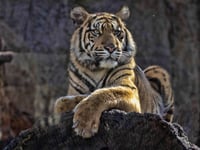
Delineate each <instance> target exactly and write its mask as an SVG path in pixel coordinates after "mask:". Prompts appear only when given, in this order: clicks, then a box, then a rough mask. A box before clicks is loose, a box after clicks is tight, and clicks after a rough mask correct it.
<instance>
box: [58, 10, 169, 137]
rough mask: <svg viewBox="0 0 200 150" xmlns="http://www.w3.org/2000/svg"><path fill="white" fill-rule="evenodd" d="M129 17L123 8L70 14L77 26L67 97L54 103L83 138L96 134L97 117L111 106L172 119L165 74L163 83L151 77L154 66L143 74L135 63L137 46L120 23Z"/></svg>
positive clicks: (73, 38)
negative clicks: (71, 115) (71, 113)
mask: <svg viewBox="0 0 200 150" xmlns="http://www.w3.org/2000/svg"><path fill="white" fill-rule="evenodd" d="M128 16H129V9H128V8H127V7H123V8H122V9H121V10H120V11H119V12H118V13H117V14H110V13H95V14H89V13H88V12H87V11H85V10H84V9H83V8H81V7H76V8H74V9H73V10H72V12H71V17H72V19H73V20H74V21H75V22H76V23H77V24H78V25H79V27H78V28H77V29H76V30H75V32H74V34H73V36H72V39H71V47H70V48H71V51H70V63H69V67H68V72H69V87H68V96H65V97H61V98H59V99H58V100H57V101H56V103H55V112H57V113H61V112H66V111H71V110H72V109H73V111H74V118H73V123H74V125H73V128H74V130H75V132H76V133H77V134H78V135H81V136H82V137H85V138H88V137H91V136H92V135H94V134H95V133H96V132H97V131H98V126H99V120H100V116H101V113H102V112H103V111H105V110H108V109H111V108H117V109H121V110H124V111H127V112H139V113H155V114H158V115H160V116H162V117H164V118H165V119H166V120H169V121H171V120H172V119H171V118H172V117H171V116H170V115H171V114H170V112H171V108H172V107H173V106H172V104H173V98H172V95H171V94H172V93H171V86H170V83H169V79H168V74H167V72H166V71H164V70H163V69H162V68H159V71H160V72H161V73H163V74H164V75H166V76H167V77H166V79H167V80H166V81H165V82H164V80H165V79H164V78H161V77H157V75H158V74H156V75H155V74H154V73H155V71H157V69H156V68H155V67H152V68H147V69H146V70H145V74H144V72H143V71H142V70H141V69H140V68H139V67H138V66H137V65H136V63H135V59H134V56H135V53H136V48H135V47H136V46H135V43H134V40H133V38H132V35H131V33H130V32H129V30H128V29H127V28H126V26H125V24H124V23H123V21H122V20H123V19H125V18H127V17H128ZM151 70H152V71H151ZM145 75H146V76H145ZM155 80H158V82H159V84H157V83H158V82H157V81H155ZM149 81H150V82H149ZM161 88H162V90H161ZM167 88H168V89H167ZM166 108H167V109H166ZM168 109H169V110H168ZM168 114H170V115H168Z"/></svg>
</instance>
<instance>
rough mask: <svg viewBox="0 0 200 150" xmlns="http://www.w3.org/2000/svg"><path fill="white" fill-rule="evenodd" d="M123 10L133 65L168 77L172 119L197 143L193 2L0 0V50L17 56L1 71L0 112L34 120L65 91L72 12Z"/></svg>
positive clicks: (197, 41)
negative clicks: (154, 68)
mask: <svg viewBox="0 0 200 150" xmlns="http://www.w3.org/2000/svg"><path fill="white" fill-rule="evenodd" d="M123 5H127V6H128V7H129V8H130V10H131V16H130V18H129V19H128V20H127V22H126V24H127V27H128V28H129V29H130V31H131V32H132V34H133V37H134V39H135V42H136V44H137V55H136V61H137V63H138V64H139V65H140V66H141V67H142V68H145V67H146V66H149V65H152V64H157V65H161V66H163V67H164V68H166V69H167V70H168V71H169V72H170V74H171V77H172V84H173V89H174V93H175V118H174V122H177V123H179V124H180V125H182V126H183V128H184V130H185V131H186V134H187V135H188V137H189V139H190V141H191V142H193V143H195V142H196V141H197V138H198V129H199V122H200V119H199V114H200V90H199V87H200V81H199V79H200V78H199V76H200V65H199V64H200V61H199V59H200V56H199V51H200V47H199V46H200V37H199V35H200V32H199V31H200V16H199V13H200V12H199V11H200V3H199V1H198V0H173V1H171V0H162V1H160V0H95V1H94V0H57V1H55V0H16V1H15V0H0V37H2V38H3V39H4V40H5V43H6V45H5V47H4V48H3V49H2V50H1V51H5V50H9V51H13V52H15V55H14V57H13V60H12V62H11V63H7V64H5V65H1V66H0V74H1V76H0V80H1V81H2V84H0V90H1V91H2V93H3V94H2V95H0V104H1V109H0V115H3V114H7V115H8V116H6V115H5V116H6V117H8V118H9V115H10V118H12V115H13V113H15V112H10V110H11V109H12V107H14V108H15V109H16V110H17V111H19V112H25V113H28V114H30V115H31V116H32V117H34V119H37V118H39V117H41V116H45V115H48V114H51V113H52V106H53V103H54V101H55V99H56V98H58V97H60V96H63V95H65V94H66V91H67V90H66V88H67V76H66V68H67V62H68V57H69V41H70V37H71V35H72V32H73V31H74V29H75V28H74V26H73V22H72V21H71V20H70V18H69V12H70V10H71V9H72V8H73V7H75V6H83V7H84V8H86V10H88V11H89V12H97V11H107V12H113V13H115V12H117V11H118V10H119V9H120V8H121V7H122V6H123ZM0 94H1V93H0ZM8 102H9V104H10V103H12V104H13V105H12V106H11V105H7V104H8ZM4 105H5V107H6V108H7V110H6V109H3V108H4ZM9 106H10V107H9ZM6 111H8V113H7V112H6ZM19 114H20V113H19ZM1 117H2V116H1ZM3 121H4V122H5V120H3ZM3 121H2V122H3ZM0 123H1V122H0ZM9 123H10V122H9ZM9 123H7V124H6V123H1V124H0V129H1V130H2V131H1V130H0V132H2V133H3V134H6V133H4V132H3V131H4V130H3V129H4V128H5V126H6V128H7V130H13V129H12V127H9V126H10V124H9ZM2 133H1V134H2ZM8 134H10V135H9V136H14V135H15V134H11V133H8ZM0 140H1V139H0Z"/></svg>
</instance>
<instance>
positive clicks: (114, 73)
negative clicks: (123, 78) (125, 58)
mask: <svg viewBox="0 0 200 150" xmlns="http://www.w3.org/2000/svg"><path fill="white" fill-rule="evenodd" d="M123 70H133V69H132V68H128V67H126V68H121V69H118V70H116V71H115V72H113V73H112V74H111V75H110V79H111V78H112V77H113V76H114V75H116V74H117V73H118V72H119V71H123Z"/></svg>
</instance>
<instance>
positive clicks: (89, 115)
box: [73, 86, 141, 138]
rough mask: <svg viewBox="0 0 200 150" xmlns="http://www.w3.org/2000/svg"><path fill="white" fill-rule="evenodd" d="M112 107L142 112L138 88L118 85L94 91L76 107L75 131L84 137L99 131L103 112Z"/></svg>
mask: <svg viewBox="0 0 200 150" xmlns="http://www.w3.org/2000/svg"><path fill="white" fill-rule="evenodd" d="M111 108H117V109H121V110H124V111H127V112H132V111H134V112H141V108H140V101H139V97H138V92H137V89H134V90H133V89H130V88H129V87H122V86H118V87H112V88H104V89H99V90H96V91H95V92H93V93H92V94H91V95H89V96H88V97H86V98H85V99H83V100H82V101H81V102H80V103H79V104H78V105H77V106H76V107H75V109H74V118H73V128H74V130H75V132H76V133H77V134H78V135H80V136H82V137H84V138H89V137H91V136H93V135H94V134H95V133H97V132H98V129H99V122H100V117H101V114H102V112H103V111H105V110H108V109H111Z"/></svg>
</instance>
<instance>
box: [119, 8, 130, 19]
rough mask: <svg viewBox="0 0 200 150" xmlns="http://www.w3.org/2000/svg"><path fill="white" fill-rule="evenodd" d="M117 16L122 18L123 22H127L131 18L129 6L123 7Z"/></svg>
mask: <svg viewBox="0 0 200 150" xmlns="http://www.w3.org/2000/svg"><path fill="white" fill-rule="evenodd" d="M116 16H118V17H120V18H121V19H122V20H126V19H128V18H129V16H130V10H129V8H128V7H127V6H123V7H122V8H121V10H120V11H119V12H117V13H116Z"/></svg>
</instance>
